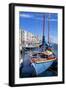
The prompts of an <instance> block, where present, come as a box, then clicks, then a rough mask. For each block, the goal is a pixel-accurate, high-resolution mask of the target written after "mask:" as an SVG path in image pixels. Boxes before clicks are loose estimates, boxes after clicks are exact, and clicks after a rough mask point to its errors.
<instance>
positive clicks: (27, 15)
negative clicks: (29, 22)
mask: <svg viewBox="0 0 66 90" xmlns="http://www.w3.org/2000/svg"><path fill="white" fill-rule="evenodd" d="M20 17H25V18H30V17H33V16H32V15H29V14H20Z"/></svg>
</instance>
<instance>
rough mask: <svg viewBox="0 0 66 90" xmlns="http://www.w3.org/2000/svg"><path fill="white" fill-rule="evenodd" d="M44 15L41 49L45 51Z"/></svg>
mask: <svg viewBox="0 0 66 90" xmlns="http://www.w3.org/2000/svg"><path fill="white" fill-rule="evenodd" d="M44 34H45V15H43V36H42V49H43V50H45V35H44Z"/></svg>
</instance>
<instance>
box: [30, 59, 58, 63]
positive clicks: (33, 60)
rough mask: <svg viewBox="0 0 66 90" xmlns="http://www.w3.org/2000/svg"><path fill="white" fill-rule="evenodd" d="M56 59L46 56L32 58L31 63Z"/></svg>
mask: <svg viewBox="0 0 66 90" xmlns="http://www.w3.org/2000/svg"><path fill="white" fill-rule="evenodd" d="M55 60H57V59H56V58H51V59H49V58H48V59H46V58H32V59H31V63H44V62H51V61H55Z"/></svg>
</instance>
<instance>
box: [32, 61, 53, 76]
mask: <svg viewBox="0 0 66 90" xmlns="http://www.w3.org/2000/svg"><path fill="white" fill-rule="evenodd" d="M52 63H53V61H51V62H43V63H32V65H33V67H34V69H35V71H36V75H39V74H41V73H42V72H44V71H46V70H47V69H48V68H49V67H50V66H51V65H52Z"/></svg>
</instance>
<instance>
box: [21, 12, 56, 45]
mask: <svg viewBox="0 0 66 90" xmlns="http://www.w3.org/2000/svg"><path fill="white" fill-rule="evenodd" d="M43 16H45V32H44V33H45V39H46V41H47V40H48V21H49V23H50V39H51V42H54V43H57V40H58V36H57V35H58V15H57V13H37V12H19V28H21V29H24V30H26V31H28V32H31V33H33V34H34V35H35V36H38V37H39V38H42V34H43V33H42V31H43ZM48 17H50V18H49V19H48Z"/></svg>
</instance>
